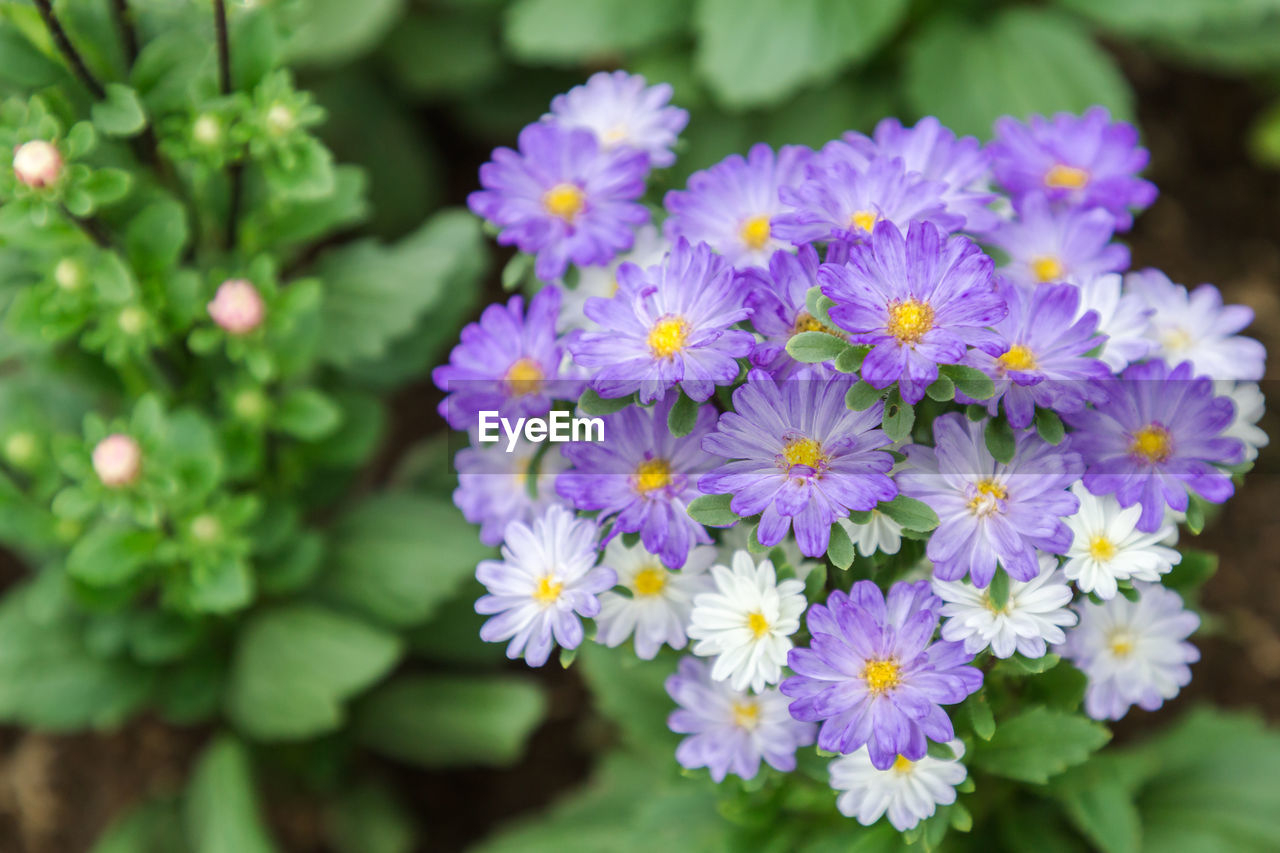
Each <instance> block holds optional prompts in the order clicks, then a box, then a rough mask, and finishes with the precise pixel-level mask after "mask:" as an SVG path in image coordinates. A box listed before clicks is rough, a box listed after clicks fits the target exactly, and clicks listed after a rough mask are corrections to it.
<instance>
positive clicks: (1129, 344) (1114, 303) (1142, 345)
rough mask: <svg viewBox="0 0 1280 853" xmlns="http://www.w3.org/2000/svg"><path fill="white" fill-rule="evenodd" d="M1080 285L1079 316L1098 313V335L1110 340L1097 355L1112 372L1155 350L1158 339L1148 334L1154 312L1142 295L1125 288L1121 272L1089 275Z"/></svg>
mask: <svg viewBox="0 0 1280 853" xmlns="http://www.w3.org/2000/svg"><path fill="white" fill-rule="evenodd" d="M1078 286H1079V288H1080V307H1079V308H1077V309H1076V319H1077V320H1078V319H1080V318H1081V317H1083V316H1084V315H1085V314H1086V313H1087V312H1089V311H1092V312H1094V313H1095V314H1097V315H1098V334H1099V335H1105V336H1106V339H1107V340H1106V343H1104V344H1103V345H1102V351H1101V352H1099V353H1098V358H1099V359H1100V360H1101V361H1103V362H1105V363H1106V365H1107V367H1110V368H1111V370H1112V372H1114V373H1119V372H1120V371H1121V370H1124V369H1125V368H1126V367H1128V366H1129V365H1130V364H1132V363H1133V362H1135V361H1139V360H1141V359H1143V358H1145V357H1146V356H1147V355H1149V354H1150V353H1151V352H1152V351H1153V350H1154V349H1155V347H1156V345H1155V342H1153V341H1152V340H1150V339H1149V338H1148V337H1147V330H1148V328H1149V327H1150V325H1151V315H1152V314H1153V313H1154V312H1153V311H1152V310H1151V309H1150V308H1148V307H1146V306H1145V305H1144V304H1143V303H1142V299H1141V298H1140V297H1138V296H1136V295H1134V294H1132V293H1129V292H1127V291H1126V289H1125V287H1124V279H1123V278H1122V277H1121V276H1120V275H1118V274H1116V273H1109V274H1107V275H1100V276H1096V277H1093V278H1086V279H1084V280H1083V281H1081V282H1079V285H1078Z"/></svg>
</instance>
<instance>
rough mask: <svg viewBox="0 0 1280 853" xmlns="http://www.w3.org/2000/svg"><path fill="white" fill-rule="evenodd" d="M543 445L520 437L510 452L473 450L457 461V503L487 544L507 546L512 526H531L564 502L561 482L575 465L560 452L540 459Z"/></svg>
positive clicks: (454, 500)
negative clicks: (557, 485) (516, 523)
mask: <svg viewBox="0 0 1280 853" xmlns="http://www.w3.org/2000/svg"><path fill="white" fill-rule="evenodd" d="M539 447H540V446H539V445H538V444H535V443H533V442H531V441H526V440H524V439H520V440H519V441H517V442H516V443H515V446H514V447H512V449H511V452H509V453H508V452H506V448H505V447H502V448H499V447H497V446H496V445H495V446H492V447H488V448H486V447H483V446H482V447H474V446H473V447H467V448H464V449H462V450H459V451H458V455H457V456H456V457H454V460H453V465H454V468H455V470H457V472H458V488H456V489H454V492H453V502H454V504H455V505H456V506H457V507H458V509H460V510H462V515H463V516H464V517H465V518H466V519H467V521H469V522H471V523H472V524H478V525H480V541H481V542H483V543H484V544H486V545H501V544H502V536H503V532H504V531H505V530H506V529H507V525H508V524H509V523H511V522H512V521H521V522H524V523H525V524H528V523H530V522H531V521H533V519H535V518H537V517H538V516H540V515H542V513H543V512H545V511H546V509H547V507H549V506H551V505H552V504H555V503H562V501H561V499H560V498H559V496H557V495H556V489H555V480H556V475H557V474H559V473H560V472H561V471H563V470H564V469H565V468H567V467H568V466H569V463H568V462H567V461H566V460H565V458H564V457H563V456H561V455H559V454H557V453H548V454H546V455H545V456H544V457H543V458H542V459H541V460H540V461H539V460H538V450H539ZM530 480H532V482H530Z"/></svg>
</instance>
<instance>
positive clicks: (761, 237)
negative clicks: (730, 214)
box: [738, 216, 772, 249]
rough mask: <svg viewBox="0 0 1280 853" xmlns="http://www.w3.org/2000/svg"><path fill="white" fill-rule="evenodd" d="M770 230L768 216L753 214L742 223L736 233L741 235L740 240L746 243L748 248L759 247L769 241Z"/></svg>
mask: <svg viewBox="0 0 1280 853" xmlns="http://www.w3.org/2000/svg"><path fill="white" fill-rule="evenodd" d="M771 231H772V228H771V225H770V223H769V217H767V216H753V217H751V218H750V219H748V220H746V221H745V222H743V223H742V227H741V228H740V229H739V230H738V235H739V236H740V237H742V242H744V243H746V244H747V248H748V249H761V248H763V247H764V244H765V243H767V242H769V235H770V233H771Z"/></svg>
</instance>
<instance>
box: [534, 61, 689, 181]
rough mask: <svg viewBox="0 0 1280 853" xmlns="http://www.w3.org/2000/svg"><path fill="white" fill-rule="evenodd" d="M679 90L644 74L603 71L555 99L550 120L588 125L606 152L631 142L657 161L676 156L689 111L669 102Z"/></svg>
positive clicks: (666, 163) (664, 163) (670, 160)
mask: <svg viewBox="0 0 1280 853" xmlns="http://www.w3.org/2000/svg"><path fill="white" fill-rule="evenodd" d="M672 94H673V90H672V88H671V86H670V84H668V83H659V84H657V85H655V86H649V85H647V84H646V82H645V79H644V77H642V76H640V75H639V74H628V73H627V72H625V71H614V72H612V73H610V72H608V71H597V72H596V73H595V74H592V75H591V76H590V77H588V78H587V82H586V83H585V84H583V85H581V86H574V87H573V88H572V89H570V90H569V91H568V92H566V93H565V94H563V95H556V96H555V97H554V98H552V99H551V113H550V114H549V115H546V116H543V118H544V120H550V121H555V122H557V123H559V124H561V125H563V126H565V127H581V128H586V129H587V130H589V131H591V132H592V133H594V134H595V135H596V139H598V140H599V141H600V147H601V148H603V149H605V150H606V151H608V150H611V149H614V148H620V147H627V148H635V149H638V150H640V151H643V152H645V153H646V154H648V155H649V162H650V163H652V164H653V165H655V166H659V167H665V166H670V165H671V164H672V163H674V162H675V161H676V155H675V154H673V153H672V151H671V146H673V145H675V142H676V137H678V136H679V135H680V131H682V130H684V126H685V125H686V124H688V123H689V113H688V112H686V111H685V110H682V109H680V108H679V107H673V106H669V104H670V103H671V95H672Z"/></svg>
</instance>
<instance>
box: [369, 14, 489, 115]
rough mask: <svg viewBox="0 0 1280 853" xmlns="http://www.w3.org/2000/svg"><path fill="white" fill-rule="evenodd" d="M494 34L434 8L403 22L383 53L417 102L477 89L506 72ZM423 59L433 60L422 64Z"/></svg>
mask: <svg viewBox="0 0 1280 853" xmlns="http://www.w3.org/2000/svg"><path fill="white" fill-rule="evenodd" d="M460 11H465V10H460ZM491 30H492V28H491V27H489V26H485V25H484V23H483V22H479V21H476V20H474V19H473V18H472V17H471V16H469V15H465V14H459V15H449V14H448V13H447V12H446V10H444V9H440V8H434V9H432V10H431V11H430V13H429V14H418V15H410V16H409V17H408V18H406V19H404V20H403V21H401V23H400V24H399V25H398V26H397V27H396V28H395V30H394V31H393V32H392V33H391V37H390V38H388V39H387V44H386V47H385V50H384V53H385V54H386V57H387V60H388V62H389V64H390V66H391V70H392V72H393V73H395V75H396V77H397V79H398V81H399V82H400V83H401V84H402V85H403V86H404V88H405V89H406V90H408V91H409V92H411V93H412V94H414V95H415V96H417V97H419V98H435V97H439V96H442V95H454V94H457V93H460V92H469V91H474V90H475V89H477V88H479V87H481V86H483V85H484V84H486V83H489V82H492V81H493V79H494V78H495V77H497V76H498V75H499V74H500V73H501V72H502V68H503V65H502V55H501V53H500V52H499V50H498V40H497V38H496V37H495V34H494V33H493V32H492V31H491ZM424 56H430V57H431V58H432V61H430V62H423V61H422V57H424Z"/></svg>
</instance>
